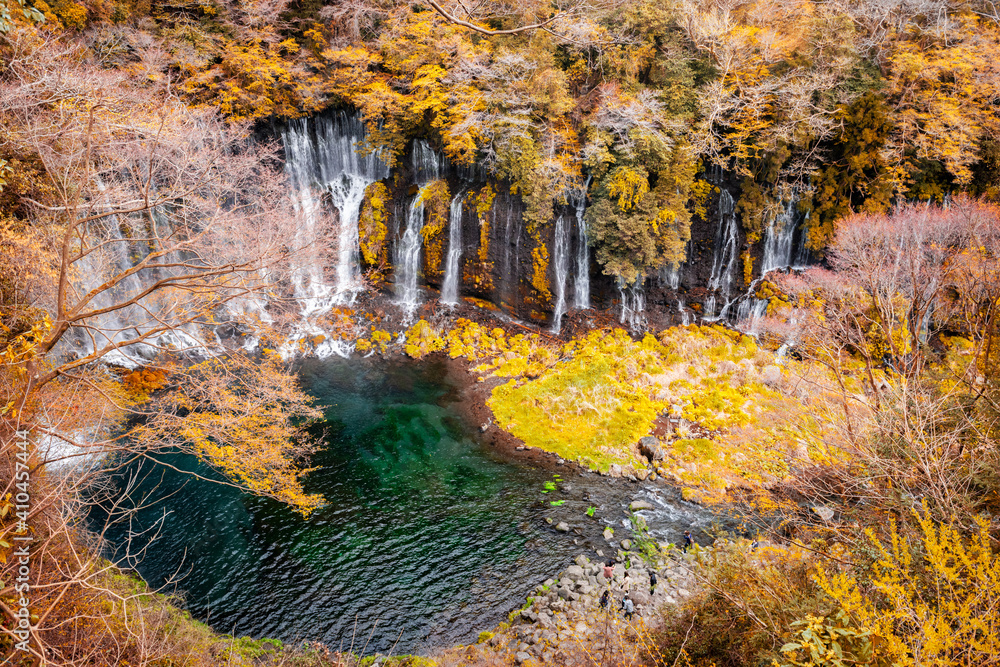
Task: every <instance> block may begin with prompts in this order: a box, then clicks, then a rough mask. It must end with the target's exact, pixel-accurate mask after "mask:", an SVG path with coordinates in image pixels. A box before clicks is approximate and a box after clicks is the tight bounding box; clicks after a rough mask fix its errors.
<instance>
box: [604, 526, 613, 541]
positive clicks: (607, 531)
mask: <svg viewBox="0 0 1000 667" xmlns="http://www.w3.org/2000/svg"><path fill="white" fill-rule="evenodd" d="M614 536H615V531H613V530H611V528H610V527H608V528H605V529H604V539H605V540H607V541H609V542H610V541H611V538H612V537H614Z"/></svg>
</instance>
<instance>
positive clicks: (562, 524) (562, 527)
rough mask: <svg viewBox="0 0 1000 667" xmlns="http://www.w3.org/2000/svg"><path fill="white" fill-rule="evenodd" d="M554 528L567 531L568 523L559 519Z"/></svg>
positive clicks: (561, 531)
mask: <svg viewBox="0 0 1000 667" xmlns="http://www.w3.org/2000/svg"><path fill="white" fill-rule="evenodd" d="M556 530H558V531H559V532H560V533H568V532H569V524H568V523H566V522H565V521H560V522H559V523H557V524H556Z"/></svg>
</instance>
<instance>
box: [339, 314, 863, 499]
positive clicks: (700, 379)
mask: <svg viewBox="0 0 1000 667" xmlns="http://www.w3.org/2000/svg"><path fill="white" fill-rule="evenodd" d="M386 338H388V336H384V335H383V332H382V331H381V330H379V329H378V328H373V329H372V330H371V332H370V333H368V334H367V335H362V336H361V337H359V343H358V349H361V350H366V351H367V350H380V351H381V352H382V353H387V354H391V353H393V350H392V347H393V346H391V345H385V344H384V343H383V342H382V341H384V340H385V339H386ZM404 339H405V340H404V341H403V342H400V343H398V345H399V347H400V348H401V350H402V351H403V352H404V353H405V354H407V355H409V356H411V357H414V358H421V357H424V356H426V355H429V354H434V353H439V354H447V355H448V356H449V357H451V358H452V359H456V360H460V361H461V362H463V363H464V364H465V365H466V367H467V368H468V371H469V372H470V373H471V374H472V375H473V376H474V377H475V378H476V381H477V382H480V383H486V384H487V386H488V388H489V392H488V394H484V400H485V403H486V405H487V406H488V407H489V409H490V411H491V413H492V419H493V421H494V423H495V425H496V427H498V428H500V429H502V430H503V431H505V432H506V433H508V434H510V436H512V437H513V438H516V439H517V440H518V441H520V442H522V443H523V444H524V445H525V446H527V447H530V448H537V449H539V450H542V451H546V452H551V453H552V454H555V455H557V456H559V457H561V458H563V459H566V460H569V461H573V462H575V463H578V464H580V465H582V466H584V467H586V468H589V469H591V470H595V471H599V472H601V473H605V474H612V475H620V474H624V475H626V476H628V475H632V476H635V477H637V478H639V479H647V478H652V479H656V478H657V477H659V478H664V479H667V480H670V481H672V482H674V483H676V484H679V485H680V486H681V487H682V488H683V489H684V494H685V497H686V498H689V499H695V500H700V501H723V500H726V499H727V497H728V495H727V494H728V492H729V491H731V490H735V489H740V490H747V489H750V490H760V489H762V488H766V487H769V486H772V485H774V484H777V483H779V482H781V481H783V480H787V479H789V478H790V476H791V475H792V473H793V471H794V469H795V468H796V466H806V465H814V464H826V463H836V462H838V461H842V460H844V457H845V456H846V454H845V448H846V444H845V440H844V438H843V437H842V434H841V432H840V430H839V426H838V424H839V419H840V417H842V415H843V410H844V409H845V408H844V395H845V392H846V393H847V394H850V395H851V396H852V397H855V396H856V393H857V392H856V388H852V387H843V386H840V385H839V384H838V379H837V378H836V377H834V376H833V375H832V374H830V373H829V372H828V370H827V369H826V368H825V367H823V366H821V365H819V364H816V363H810V362H806V361H801V360H796V359H791V358H785V357H782V356H781V355H779V354H777V353H776V351H775V350H772V349H768V348H767V347H764V346H763V345H762V344H761V343H759V342H758V341H757V340H756V339H754V338H753V337H750V336H747V335H744V334H742V333H740V332H738V331H734V330H732V329H729V328H726V327H723V326H719V325H690V326H679V327H674V328H671V329H667V330H664V331H662V332H660V333H658V334H655V335H654V334H653V333H646V334H645V335H643V336H641V337H637V336H634V335H632V334H630V333H628V332H627V331H625V330H624V329H621V328H619V327H605V328H602V329H598V330H593V331H589V332H586V333H584V334H582V335H578V336H577V337H574V338H572V339H571V340H569V341H565V340H559V339H556V338H553V337H552V336H549V335H546V334H544V333H542V332H529V333H525V332H522V331H515V330H513V329H512V327H511V326H509V325H506V326H505V325H504V324H503V323H500V322H495V323H490V322H488V321H487V322H485V323H482V324H481V323H477V322H474V321H471V320H469V319H464V318H459V319H457V320H448V319H442V320H439V321H437V322H436V323H434V324H432V323H431V322H429V321H427V320H419V321H418V322H417V323H415V324H413V325H412V326H410V327H409V329H408V330H407V331H406V332H405V337H404ZM840 379H841V380H843V377H841V378H840ZM645 436H655V437H656V438H658V440H659V442H658V445H659V452H658V453H655V454H653V455H652V456H651V455H650V452H649V451H645V452H644V451H642V450H641V449H640V447H639V441H640V439H642V438H643V437H645ZM764 495H766V494H761V495H760V497H761V498H763V497H764Z"/></svg>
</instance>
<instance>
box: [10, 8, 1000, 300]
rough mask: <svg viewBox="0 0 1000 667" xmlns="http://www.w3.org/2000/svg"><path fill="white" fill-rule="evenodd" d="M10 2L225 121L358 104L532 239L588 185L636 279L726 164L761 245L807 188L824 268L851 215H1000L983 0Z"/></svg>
mask: <svg viewBox="0 0 1000 667" xmlns="http://www.w3.org/2000/svg"><path fill="white" fill-rule="evenodd" d="M23 1H24V3H25V4H24V8H23V9H22V7H21V6H20V5H17V4H16V3H15V0H5V2H6V3H7V5H8V11H7V16H8V17H9V18H6V19H5V21H6V22H7V24H12V22H25V21H27V22H38V23H37V25H38V31H39V34H40V35H44V36H45V38H46V39H54V38H56V35H58V34H60V32H61V31H70V32H78V33H79V34H80V35H81V37H82V39H83V41H84V43H85V44H86V45H87V46H88V48H89V49H90V51H91V52H92V54H93V56H94V57H95V58H97V59H98V60H99V61H100V62H101V63H102V64H103V65H104V66H105V67H109V68H117V69H127V70H128V71H130V72H134V73H138V74H141V75H142V76H145V77H148V78H149V79H150V80H160V79H165V80H169V81H170V82H171V83H170V85H171V87H172V90H174V91H175V92H176V93H177V94H180V95H183V96H184V97H185V98H186V100H187V101H188V102H189V103H192V104H195V105H202V106H206V107H210V108H212V109H217V110H219V111H221V112H222V114H223V115H225V116H226V117H228V118H231V119H234V120H251V121H252V120H257V119H264V118H273V117H294V116H301V115H307V114H311V113H315V112H317V111H319V110H322V109H324V108H328V107H345V106H346V107H353V108H356V109H358V110H359V111H360V113H361V114H362V116H363V118H364V119H365V121H366V123H367V125H368V127H369V130H370V135H369V146H368V147H367V149H368V150H376V149H381V150H383V151H384V153H383V154H384V155H386V156H387V157H388V159H389V160H390V161H391V162H396V161H398V159H399V158H400V156H401V155H402V154H403V152H404V151H405V150H406V148H407V146H408V144H409V142H410V141H411V140H412V139H413V138H414V137H417V136H420V137H423V138H427V139H429V140H431V141H432V142H434V143H435V144H436V145H437V147H438V148H439V149H440V150H441V151H442V152H443V153H444V155H446V156H447V157H448V158H449V159H450V160H451V161H452V162H454V163H457V164H464V165H468V164H471V163H473V162H478V163H480V164H482V165H485V166H486V167H487V168H488V169H489V171H490V172H491V173H492V174H493V175H494V176H495V177H496V178H497V179H499V180H502V181H505V182H506V183H508V184H509V187H510V190H511V192H513V193H515V194H519V195H520V196H521V197H522V198H523V199H524V201H525V204H526V207H527V213H526V219H527V221H528V223H529V230H530V231H534V233H535V235H536V236H537V235H538V232H537V228H538V227H540V226H543V225H546V224H550V222H551V220H552V219H553V206H554V205H557V204H560V203H565V201H566V199H567V197H568V196H571V195H572V194H573V193H575V192H579V191H580V189H581V188H582V187H583V186H584V183H585V182H589V184H590V192H589V196H590V199H591V203H592V205H593V206H592V212H591V214H590V216H589V224H590V226H591V229H592V230H593V238H594V242H595V250H596V253H597V257H598V260H599V262H600V263H601V265H602V266H603V267H604V270H605V272H606V273H608V274H609V275H612V276H616V277H618V278H621V279H624V280H625V281H626V282H632V281H634V280H636V279H638V278H640V277H641V276H643V275H646V274H648V273H651V272H653V271H656V270H658V269H660V268H662V267H663V266H665V265H666V266H668V265H670V264H674V263H676V262H677V261H678V260H679V258H680V257H681V255H680V253H681V251H682V250H681V249H682V248H683V245H684V243H685V242H686V240H687V239H688V238H689V227H690V223H691V214H692V213H694V214H695V215H699V214H700V215H702V216H704V215H705V208H704V192H705V180H706V177H707V175H708V173H709V172H710V170H711V169H712V168H715V167H718V168H721V169H724V170H728V173H732V174H734V175H736V176H737V177H738V178H739V179H741V183H740V185H741V187H742V189H743V191H744V192H745V193H749V196H747V197H745V201H744V202H742V203H741V211H740V212H741V215H742V219H743V225H744V227H745V228H746V233H747V236H748V238H749V239H750V240H753V239H756V238H759V236H760V230H759V227H760V225H761V219H762V218H763V217H764V215H765V213H766V212H768V211H772V210H774V209H775V207H777V206H778V205H779V204H780V201H781V200H782V198H783V194H782V193H787V191H788V187H789V186H793V187H795V188H797V189H798V191H799V192H800V194H801V195H803V196H802V198H801V206H802V207H803V208H805V209H806V210H811V211H814V215H811V216H810V218H809V221H810V222H809V225H810V228H809V245H810V247H811V248H812V249H813V250H814V251H818V252H820V253H822V251H823V249H824V248H825V247H826V245H827V244H828V243H829V242H830V240H831V239H832V238H833V234H834V233H835V221H836V220H837V219H839V218H840V217H843V216H844V215H847V214H849V213H851V212H868V213H878V212H884V211H887V210H888V209H889V208H890V207H891V206H892V205H893V204H894V203H895V202H898V201H903V200H923V201H937V202H940V201H943V199H944V197H945V196H947V195H948V194H953V193H958V192H970V193H972V194H974V195H977V196H985V197H987V198H995V197H996V196H998V194H997V193H998V189H997V188H998V178H1000V169H998V167H997V166H996V163H997V159H998V158H997V154H998V152H1000V149H998V145H1000V144H998V136H997V135H998V121H997V116H996V113H995V105H996V103H997V101H998V97H1000V79H998V71H997V67H998V66H997V64H996V63H997V58H996V54H997V53H998V50H1000V49H998V45H1000V19H998V16H997V13H996V9H995V6H994V5H993V4H992V3H988V2H970V3H958V4H955V3H947V2H935V1H933V0H919V1H913V2H902V3H892V4H891V5H890V4H886V3H883V2H880V1H879V0H861V1H858V2H848V1H846V0H838V1H836V2H822V3H821V2H811V1H804V0H753V1H748V2H738V1H733V0H702V1H695V0H678V1H673V2H666V3H661V2H651V1H641V2H622V1H621V0H594V1H588V0H556V1H555V2H540V1H531V2H519V3H511V2H503V1H496V0H486V1H484V2H479V3H476V4H475V5H470V4H468V3H462V2H458V1H457V0H456V1H454V2H430V3H426V2H398V1H391V0H350V1H349V2H337V3H329V4H326V3H323V2H317V1H316V0H300V1H298V2H289V1H288V0H258V1H249V0H248V1H246V2H231V1H230V2H221V1H219V0H206V1H199V2H183V1H182V2H180V3H171V4H170V5H169V6H168V5H164V4H161V3H157V2H136V3H129V2H115V3H111V2H104V1H100V2H99V1H94V2H89V3H86V2H85V3H79V2H72V1H70V0H59V1H58V2H54V3H52V4H48V3H46V2H42V1H41V0H39V1H38V2H34V3H32V2H31V0H23ZM39 21H40V22H39ZM588 177H589V178H590V180H589V181H587V178H588Z"/></svg>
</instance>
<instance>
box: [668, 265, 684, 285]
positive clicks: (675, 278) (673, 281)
mask: <svg viewBox="0 0 1000 667" xmlns="http://www.w3.org/2000/svg"><path fill="white" fill-rule="evenodd" d="M680 270H681V267H680V265H675V266H674V267H673V268H671V269H670V273H669V274H668V275H667V282H669V283H670V289H672V290H677V288H678V287H680V286H681V271H680Z"/></svg>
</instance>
